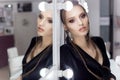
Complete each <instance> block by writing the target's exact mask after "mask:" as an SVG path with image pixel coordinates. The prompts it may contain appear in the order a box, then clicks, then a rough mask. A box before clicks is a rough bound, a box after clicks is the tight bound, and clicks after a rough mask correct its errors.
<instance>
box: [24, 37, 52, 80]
mask: <svg viewBox="0 0 120 80" xmlns="http://www.w3.org/2000/svg"><path fill="white" fill-rule="evenodd" d="M36 41H37V37H35V38H33V39H32V41H31V44H30V46H29V48H28V50H27V52H26V54H25V56H24V58H23V73H22V80H39V79H40V78H41V76H40V70H41V69H42V68H50V67H51V65H52V46H48V47H46V48H45V49H44V50H43V51H42V52H41V53H39V54H38V55H37V56H36V57H34V58H33V59H32V60H31V61H29V62H28V63H27V62H26V59H27V56H28V55H29V53H30V51H31V50H32V48H33V47H34V46H35V44H36Z"/></svg>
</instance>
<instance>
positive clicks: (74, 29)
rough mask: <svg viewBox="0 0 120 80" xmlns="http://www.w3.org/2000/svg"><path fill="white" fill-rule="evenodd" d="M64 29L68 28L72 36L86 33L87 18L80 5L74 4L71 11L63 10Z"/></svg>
mask: <svg viewBox="0 0 120 80" xmlns="http://www.w3.org/2000/svg"><path fill="white" fill-rule="evenodd" d="M65 30H68V31H69V32H70V33H71V35H72V37H73V38H74V37H80V36H86V35H87V33H88V31H89V20H88V16H87V13H86V12H85V11H84V9H83V8H82V7H81V6H79V5H75V6H74V7H73V8H72V10H71V11H65Z"/></svg>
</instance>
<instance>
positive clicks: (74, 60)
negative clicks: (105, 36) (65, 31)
mask: <svg viewBox="0 0 120 80" xmlns="http://www.w3.org/2000/svg"><path fill="white" fill-rule="evenodd" d="M92 40H93V42H94V43H95V44H96V45H97V47H98V48H99V49H100V51H101V53H102V57H103V64H102V65H101V64H99V63H98V62H97V61H96V60H95V59H93V58H92V57H91V56H89V55H88V54H87V53H86V52H85V51H84V50H82V49H81V48H80V47H79V46H77V45H76V44H74V46H75V47H73V44H72V43H67V44H64V45H63V46H62V47H61V52H60V53H61V56H60V57H61V70H65V69H68V68H70V69H72V70H73V77H72V78H71V79H69V80H110V77H113V78H115V77H114V75H113V74H112V73H111V71H110V63H109V59H108V57H107V55H106V49H105V45H104V42H103V40H102V39H101V38H99V37H92ZM75 48H76V49H75ZM60 80H67V79H65V78H64V77H62V78H61V79H60Z"/></svg>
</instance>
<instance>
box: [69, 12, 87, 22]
mask: <svg viewBox="0 0 120 80" xmlns="http://www.w3.org/2000/svg"><path fill="white" fill-rule="evenodd" d="M86 17H87V14H86V13H81V14H80V15H79V19H80V20H82V19H85V18H86ZM75 21H76V18H75V17H73V18H71V19H70V20H68V22H69V23H74V22H75Z"/></svg>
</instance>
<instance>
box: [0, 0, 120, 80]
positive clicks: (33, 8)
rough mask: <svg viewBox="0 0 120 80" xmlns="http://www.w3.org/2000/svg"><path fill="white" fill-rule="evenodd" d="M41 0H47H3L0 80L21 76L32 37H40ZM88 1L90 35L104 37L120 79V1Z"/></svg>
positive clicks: (0, 17)
mask: <svg viewBox="0 0 120 80" xmlns="http://www.w3.org/2000/svg"><path fill="white" fill-rule="evenodd" d="M41 1H44V0H0V80H14V79H10V77H11V76H13V75H15V76H18V75H19V74H20V73H21V68H19V69H17V67H18V66H19V65H20V64H22V59H23V57H24V54H25V52H26V50H27V48H28V46H29V44H30V41H31V38H32V37H34V36H36V35H37V31H36V26H37V16H38V14H39V12H40V11H39V9H38V5H39V3H40V2H41ZM87 2H88V6H89V10H90V11H89V19H90V26H91V27H90V33H91V34H90V35H91V36H100V37H102V38H103V40H104V42H105V45H106V52H107V55H108V57H109V59H110V62H111V64H110V65H111V66H110V67H111V69H112V73H113V74H115V75H116V76H117V77H116V80H120V75H118V74H119V72H120V37H119V34H120V8H119V4H120V0H87ZM93 3H95V4H94V5H93ZM61 36H64V35H61ZM18 57H19V58H18ZM14 61H16V62H15V63H10V62H14ZM17 61H18V62H19V63H17ZM15 64H16V65H15ZM13 65H14V66H13ZM21 67H22V66H21ZM16 70H17V71H16Z"/></svg>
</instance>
